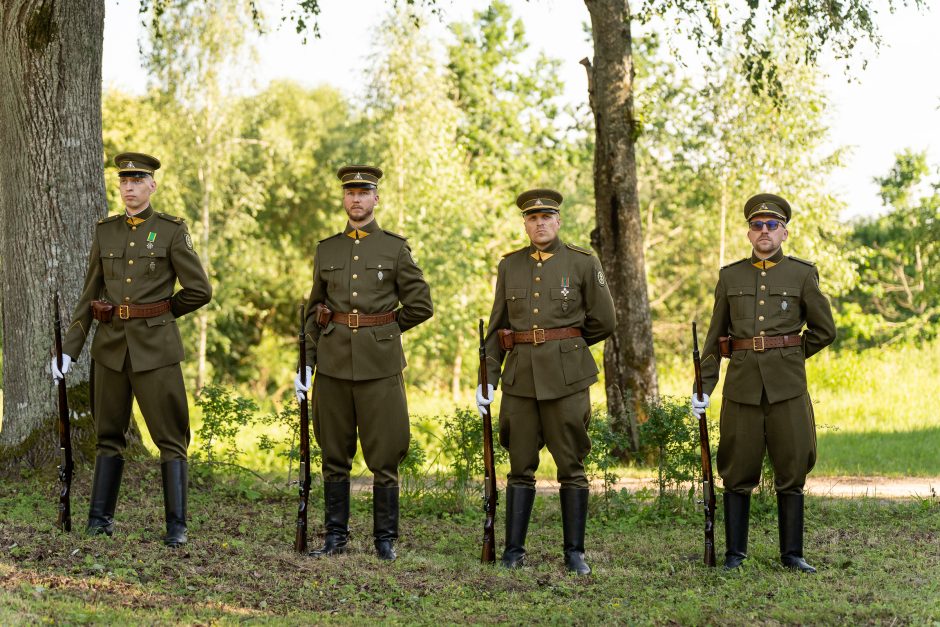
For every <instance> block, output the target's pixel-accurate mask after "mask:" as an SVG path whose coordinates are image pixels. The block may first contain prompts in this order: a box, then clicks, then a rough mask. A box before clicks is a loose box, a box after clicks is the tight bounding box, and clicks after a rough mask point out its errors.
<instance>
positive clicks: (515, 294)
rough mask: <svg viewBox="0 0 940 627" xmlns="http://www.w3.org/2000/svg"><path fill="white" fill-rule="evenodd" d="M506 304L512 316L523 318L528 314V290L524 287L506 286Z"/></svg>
mask: <svg viewBox="0 0 940 627" xmlns="http://www.w3.org/2000/svg"><path fill="white" fill-rule="evenodd" d="M506 306H507V307H508V308H509V317H510V318H521V317H524V316H526V315H527V314H528V310H529V299H528V290H527V289H526V288H524V287H509V288H506Z"/></svg>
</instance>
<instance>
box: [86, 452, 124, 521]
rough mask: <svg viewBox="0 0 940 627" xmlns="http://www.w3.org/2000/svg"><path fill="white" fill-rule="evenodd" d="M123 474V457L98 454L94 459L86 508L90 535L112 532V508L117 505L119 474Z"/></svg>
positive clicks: (119, 486) (119, 483) (119, 485)
mask: <svg viewBox="0 0 940 627" xmlns="http://www.w3.org/2000/svg"><path fill="white" fill-rule="evenodd" d="M123 474H124V458H123V457H104V456H98V457H97V458H96V459H95V476H94V479H92V482H91V505H90V506H89V508H88V528H87V529H86V530H85V533H87V534H88V535H90V536H97V535H100V534H102V533H103V534H105V535H107V536H110V535H111V534H112V533H114V508H115V507H116V506H117V499H118V490H119V489H120V488H121V475H123Z"/></svg>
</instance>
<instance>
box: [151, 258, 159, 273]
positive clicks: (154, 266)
mask: <svg viewBox="0 0 940 627" xmlns="http://www.w3.org/2000/svg"><path fill="white" fill-rule="evenodd" d="M156 269H157V262H156V261H151V262H150V271H151V272H153V271H154V270H156Z"/></svg>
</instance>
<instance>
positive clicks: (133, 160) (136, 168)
mask: <svg viewBox="0 0 940 627" xmlns="http://www.w3.org/2000/svg"><path fill="white" fill-rule="evenodd" d="M114 164H115V165H116V166H117V167H118V176H135V175H136V176H139V175H141V174H148V175H150V176H153V173H154V172H156V171H157V170H159V169H160V160H159V159H157V158H156V157H152V156H150V155H147V154H144V153H142V152H122V153H121V154H119V155H118V156H116V157H115V158H114Z"/></svg>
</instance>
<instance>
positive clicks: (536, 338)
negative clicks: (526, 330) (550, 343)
mask: <svg viewBox="0 0 940 627" xmlns="http://www.w3.org/2000/svg"><path fill="white" fill-rule="evenodd" d="M532 343H533V344H535V345H539V344H544V343H545V329H532Z"/></svg>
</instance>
